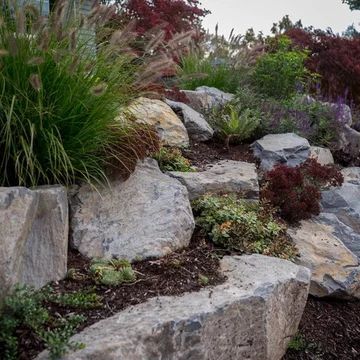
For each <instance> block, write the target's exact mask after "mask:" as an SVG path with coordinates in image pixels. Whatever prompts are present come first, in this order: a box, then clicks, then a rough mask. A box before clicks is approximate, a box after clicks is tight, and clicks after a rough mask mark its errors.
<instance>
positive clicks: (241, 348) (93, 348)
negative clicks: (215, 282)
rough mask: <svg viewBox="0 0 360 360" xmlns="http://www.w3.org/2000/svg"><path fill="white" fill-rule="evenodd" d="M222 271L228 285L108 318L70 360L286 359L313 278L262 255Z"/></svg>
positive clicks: (82, 337)
mask: <svg viewBox="0 0 360 360" xmlns="http://www.w3.org/2000/svg"><path fill="white" fill-rule="evenodd" d="M221 267H222V270H223V272H224V274H225V275H226V276H227V281H226V282H225V283H224V284H222V285H219V286H216V287H211V288H205V289H203V290H201V291H199V292H196V293H187V294H185V295H183V296H180V297H159V298H153V299H151V300H149V301H147V302H146V303H143V304H140V305H137V306H134V307H130V308H128V309H126V310H124V311H122V312H120V313H118V314H116V315H114V316H113V317H110V318H108V319H105V320H102V321H100V322H98V323H96V324H94V325H92V326H90V327H89V328H87V329H85V330H84V331H83V332H81V333H79V334H77V335H75V336H74V337H73V338H72V339H71V340H72V341H77V342H81V343H84V344H85V348H84V349H82V350H79V351H76V352H73V353H70V354H68V355H66V356H65V357H64V359H67V360H75V359H76V360H80V359H92V360H100V359H101V360H103V359H107V360H115V359H116V360H121V359H124V360H144V359H169V360H170V359H173V360H175V359H179V360H180V359H182V360H185V359H186V360H205V359H206V360H215V359H216V360H217V359H220V360H233V359H250V360H251V359H253V360H258V359H268V360H280V359H281V358H282V356H283V355H284V354H285V351H286V347H287V344H288V342H289V340H290V338H291V337H292V336H293V335H294V334H295V333H296V331H297V327H298V324H299V321H300V318H301V316H302V313H303V310H304V306H305V303H306V299H307V295H308V287H309V281H310V272H309V271H308V270H307V269H305V268H303V267H299V266H297V265H295V264H293V263H290V262H288V261H285V260H280V259H275V258H270V257H265V256H261V255H252V256H242V257H225V258H224V259H223V260H222V263H221ZM46 356H47V353H46V352H44V353H42V354H40V355H39V356H38V358H37V359H39V360H40V359H46Z"/></svg>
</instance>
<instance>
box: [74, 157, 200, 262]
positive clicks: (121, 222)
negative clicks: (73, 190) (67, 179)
mask: <svg viewBox="0 0 360 360" xmlns="http://www.w3.org/2000/svg"><path fill="white" fill-rule="evenodd" d="M110 185H111V188H110V189H103V190H101V191H100V193H99V192H98V191H96V190H94V189H92V188H90V187H89V186H83V187H81V188H80V189H79V191H78V193H77V194H76V195H75V196H74V197H73V198H72V199H71V214H72V216H71V230H72V239H71V240H72V245H73V246H74V247H75V248H76V249H78V250H79V251H80V252H81V253H82V254H83V255H85V256H87V257H89V258H95V257H104V258H113V257H115V258H124V259H128V260H135V259H144V258H148V257H153V256H154V257H159V256H164V255H166V254H167V253H169V252H171V251H172V250H175V249H179V248H182V247H184V246H187V245H188V244H189V242H190V239H191V236H192V233H193V230H194V227H195V222H194V217H193V214H192V210H191V207H190V202H189V198H188V192H187V190H186V188H185V187H184V186H183V185H181V184H180V182H178V181H177V180H175V179H173V178H171V177H169V176H167V175H165V174H163V173H162V172H161V171H160V170H159V167H158V165H157V162H156V161H155V160H152V159H146V160H144V162H142V163H139V164H138V166H137V167H136V169H135V171H134V173H133V174H132V175H131V176H130V178H129V179H127V180H126V181H122V180H120V179H118V180H114V181H113V182H111V184H110Z"/></svg>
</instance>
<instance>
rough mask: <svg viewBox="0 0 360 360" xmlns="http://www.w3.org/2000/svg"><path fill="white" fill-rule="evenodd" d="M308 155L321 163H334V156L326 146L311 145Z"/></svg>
mask: <svg viewBox="0 0 360 360" xmlns="http://www.w3.org/2000/svg"><path fill="white" fill-rule="evenodd" d="M310 157H311V158H314V159H316V161H317V162H318V163H319V164H321V165H332V164H334V157H333V155H332V153H331V151H330V150H329V149H327V148H323V147H320V146H311V147H310Z"/></svg>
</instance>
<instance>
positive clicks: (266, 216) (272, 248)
mask: <svg viewBox="0 0 360 360" xmlns="http://www.w3.org/2000/svg"><path fill="white" fill-rule="evenodd" d="M193 208H194V212H195V214H196V215H197V216H196V223H197V225H198V226H200V227H201V228H202V229H203V230H204V231H206V232H207V233H208V234H209V236H210V238H211V240H212V241H213V242H214V243H215V244H217V245H219V246H221V247H224V248H226V249H228V250H231V251H237V252H240V253H259V254H264V255H271V256H276V257H280V258H285V259H293V258H294V257H295V256H296V253H297V252H296V249H295V247H294V245H293V244H292V243H290V242H289V240H288V238H287V237H286V233H285V230H286V227H285V226H284V225H283V224H282V223H280V222H279V221H277V220H276V219H275V218H274V216H273V213H274V212H273V210H271V208H269V207H268V206H266V205H265V204H260V205H258V204H255V203H250V202H246V201H244V200H241V199H238V198H237V197H236V195H235V194H230V195H224V196H212V195H205V196H203V197H201V198H199V199H197V200H195V201H194V202H193Z"/></svg>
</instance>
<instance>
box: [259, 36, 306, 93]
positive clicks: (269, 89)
mask: <svg viewBox="0 0 360 360" xmlns="http://www.w3.org/2000/svg"><path fill="white" fill-rule="evenodd" d="M290 45H291V41H290V40H289V39H288V38H287V37H285V36H283V37H281V38H279V40H278V44H277V50H276V51H275V52H269V53H267V54H265V55H264V56H262V57H260V58H259V60H258V62H257V64H256V66H255V70H254V73H253V82H254V86H255V87H256V88H257V90H258V91H259V92H260V93H261V94H263V95H265V96H269V97H273V98H277V99H288V98H290V97H291V96H293V95H294V94H295V92H296V90H297V88H301V87H303V86H304V85H305V84H306V81H307V79H308V78H309V76H310V73H309V72H308V70H307V69H306V67H305V61H306V59H307V57H308V55H307V52H306V51H300V50H291V49H290Z"/></svg>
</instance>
